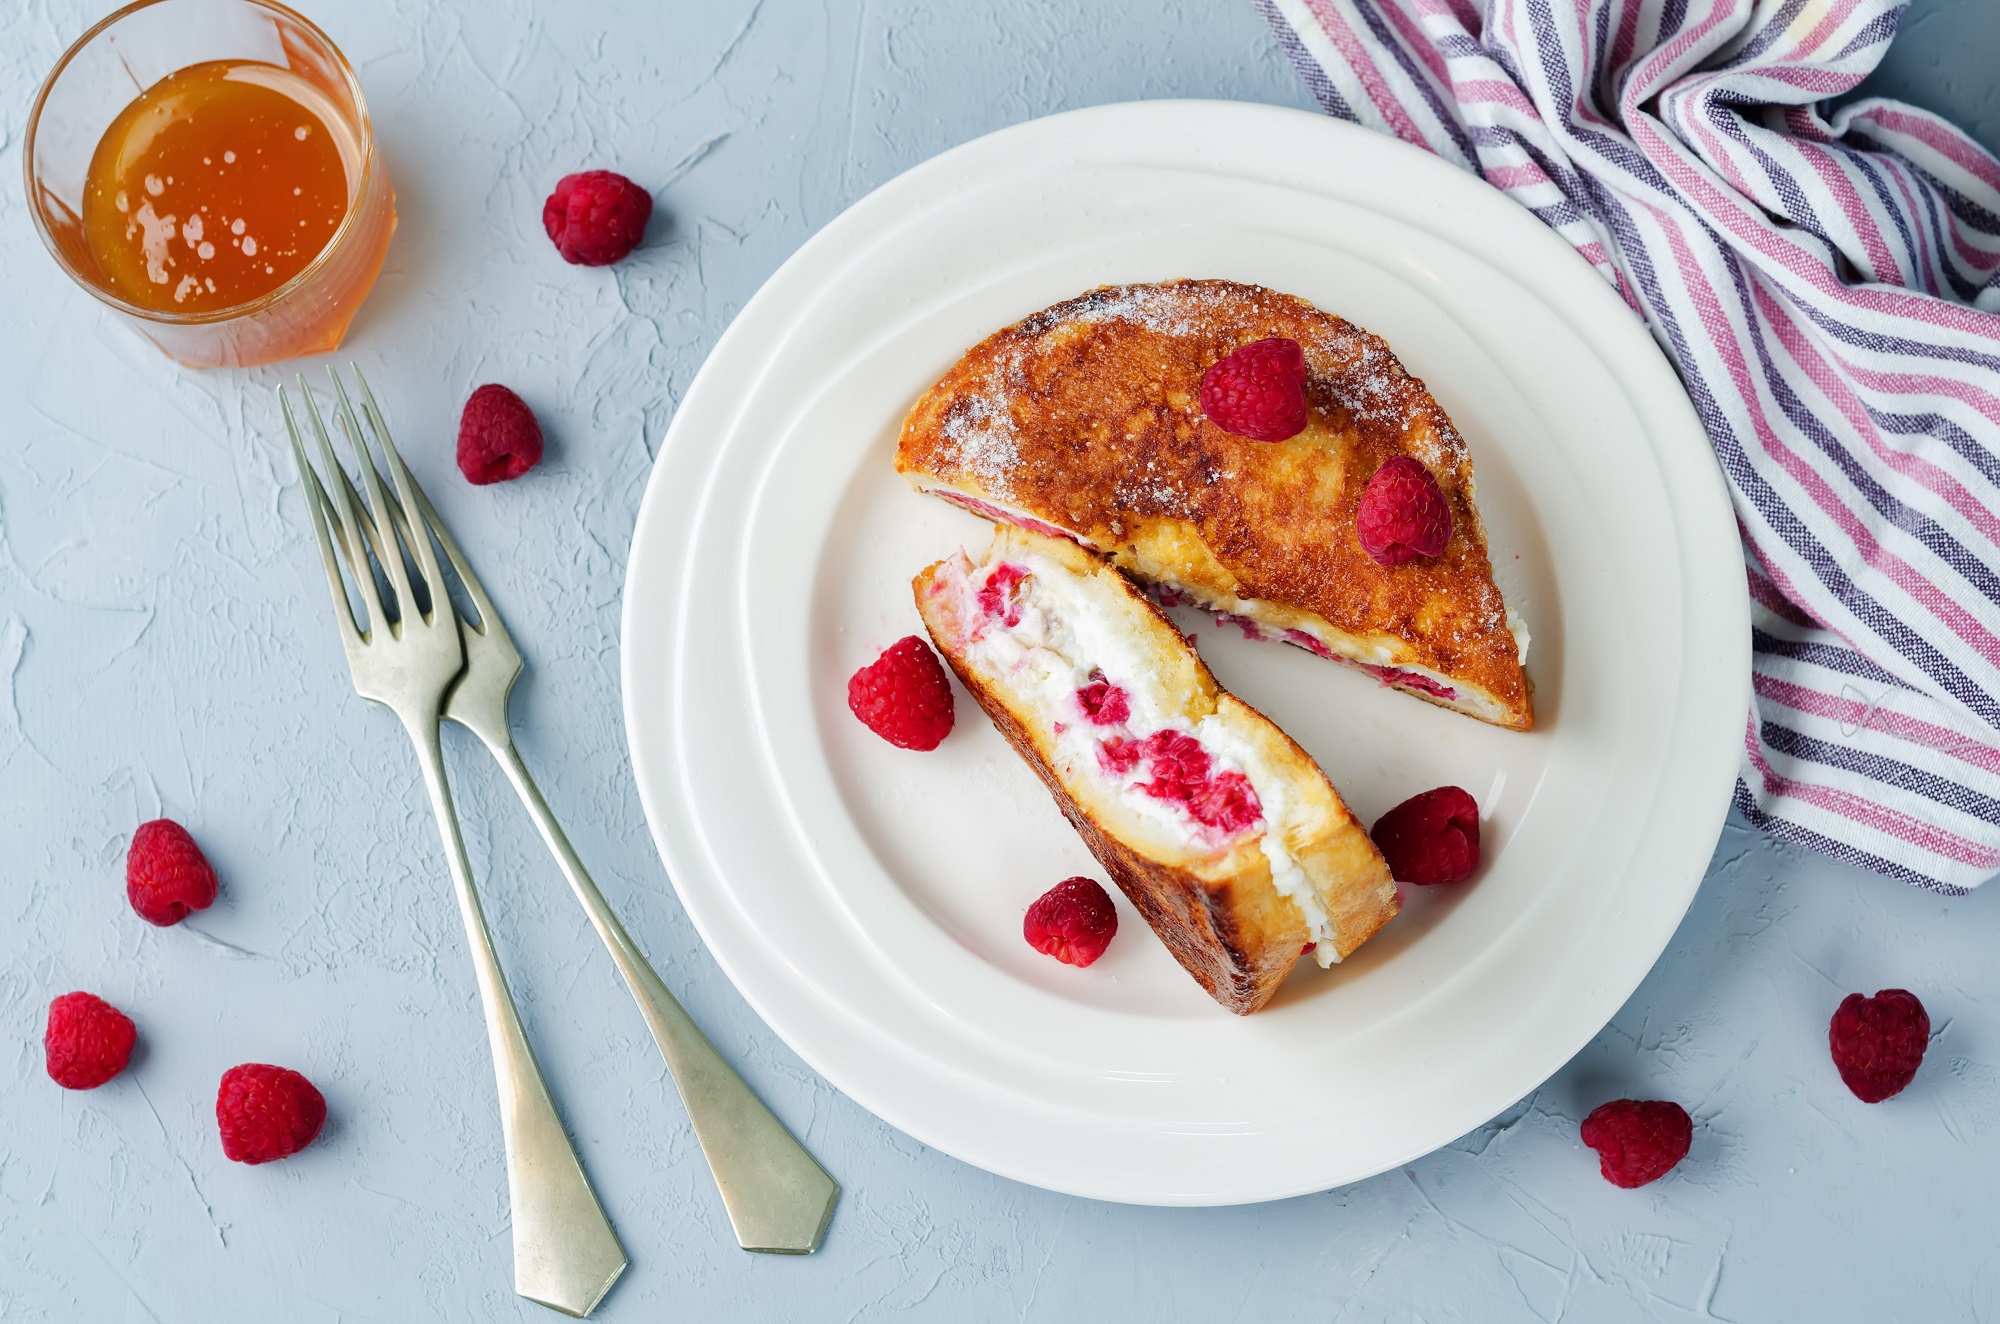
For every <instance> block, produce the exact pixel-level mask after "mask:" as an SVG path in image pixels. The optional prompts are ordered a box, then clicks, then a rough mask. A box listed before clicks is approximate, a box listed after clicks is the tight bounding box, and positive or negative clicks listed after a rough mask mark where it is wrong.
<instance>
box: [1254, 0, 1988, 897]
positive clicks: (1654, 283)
mask: <svg viewBox="0 0 2000 1324" xmlns="http://www.w3.org/2000/svg"><path fill="white" fill-rule="evenodd" d="M1255 2H1256V3H1257V5H1258V8H1259V9H1260V10H1261V11H1262V12H1263V14H1264V16H1265V18H1266V20H1267V21H1268V22H1269V23H1270V25H1271V28H1272V31H1273V32H1274V33H1275V34H1276V36H1277V39H1278V41H1279V42H1280V44H1281V45H1282V46H1283V47H1284V49H1285V50H1286V52H1287V54H1288V55H1289V56H1290V57H1291V59H1292V61H1293V63H1294V64H1295V65H1296V66H1297V67H1298V70H1299V72H1300V74H1301V76H1302V77H1303V78H1304V79H1305V81H1306V84H1307V86H1308V87H1309V88H1310V89H1311V91H1312V92H1313V95H1314V96H1315V98H1316V99H1317V100H1318V101H1319V103H1320V104H1321V106H1322V107H1324V108H1325V110H1326V111H1327V113H1328V114H1331V115H1335V116H1338V117H1340V118H1342V119H1347V120H1352V121H1355V122H1357V123H1360V124H1364V125H1367V126H1369V127H1371V128H1375V129H1378V130H1380V131H1382V132H1385V133H1393V134H1395V135H1396V136H1397V137H1399V138H1402V139H1403V140H1404V141H1406V142H1410V143H1414V144H1416V145H1418V146H1421V147H1424V148H1427V149H1429V150H1430V151H1432V152H1435V153H1436V154H1438V155H1439V156H1442V157H1444V158H1445V159H1446V160H1449V161H1452V162H1454V163H1456V164H1458V165H1460V166H1462V167H1464V168H1465V169H1468V170H1472V171H1474V172H1476V173H1478V174H1479V175H1480V176H1481V177H1482V178H1484V179H1485V180H1486V181H1487V182H1488V183H1491V184H1493V185H1494V186H1495V187H1497V188H1500V189H1503V190H1505V191H1506V192H1507V193H1508V194H1509V195H1510V196H1512V197H1513V198H1514V199H1515V200H1516V201H1518V202H1520V203H1521V204H1522V205H1523V206H1525V207H1527V208H1528V209H1529V210H1530V211H1532V212H1533V213H1534V214H1535V215H1536V216H1537V217H1539V218H1540V219H1541V220H1542V221H1543V222H1545V223H1546V224H1548V225H1549V226H1550V227H1551V228H1553V229H1555V230H1556V231H1557V232H1558V233H1559V234H1561V235H1562V236H1563V237H1564V238H1565V239H1566V240H1568V241H1569V243H1570V245H1571V246H1572V247H1574V248H1575V249H1576V250H1577V252H1578V253H1579V254H1580V255H1581V256H1582V257H1583V258H1584V259H1585V260H1586V261H1588V262H1589V263H1591V265H1592V266H1593V267H1595V268H1596V269H1597V271H1598V272H1599V273H1600V274H1601V275H1602V276H1603V277H1604V279H1605V280H1606V281H1607V282H1609V283H1610V284H1611V285H1612V286H1614V287H1615V288H1616V289H1617V290H1618V292H1619V293H1620V295H1622V296H1623V297H1624V299H1625V301H1626V302H1627V303H1628V304H1629V305H1630V306H1631V307H1632V309H1633V311H1634V312H1635V313H1637V314H1638V315H1640V316H1641V317H1643V318H1644V319H1645V320H1646V323H1647V325H1648V326H1649V327H1650V329H1651V330H1652V332H1653V334H1654V336H1655V338H1656V339H1658V340H1659V342H1660V344H1661V345H1662V346H1663V348H1664V349H1665V350H1666V352H1667V354H1668V355H1669V356H1670V357H1671V359H1672V360H1673V362H1674V365H1675V367H1676V368H1677V369H1678V370H1679V372H1680V374H1681V378H1682V380H1683V382H1684V383H1685V384H1686V386H1687V389H1688V393H1689V396H1690V397H1691V398H1692V400H1693V401H1694V405H1695V409H1696V412H1697V413H1698V414H1699V415H1700V417H1701V420H1702V423H1703V426H1704V427H1705V428H1706V430H1707V432H1708V435H1709V439H1710V441H1711V442H1712V443H1713V445H1714V447H1715V452H1716V457H1717V459H1718V460H1719V461H1720V463H1721V466H1722V470H1723V473H1724V475H1725V477H1726V479H1727V481H1728V484H1729V489H1730V493H1731V496H1732V498H1733V500H1734V502H1735V506H1736V513H1737V520H1738V526H1739V529H1740V530H1741V533H1742V540H1743V547H1744V556H1745V570H1746V581H1747V585H1748V590H1749V592H1750V593H1751V597H1752V600H1753V621H1754V632H1753V646H1754V652H1753V662H1752V665H1753V668H1754V673H1755V674H1754V676H1753V694H1754V698H1753V707H1752V711H1751V712H1750V713H1749V714H1748V717H1747V721H1746V725H1745V732H1744V759H1743V767H1742V772H1741V780H1740V782H1739V784H1738V786H1737V796H1736V799H1737V804H1738V807H1739V808H1740V809H1741V810H1742V811H1743V813H1744V815H1745V816H1746V817H1748V818H1749V819H1750V820H1751V821H1752V822H1754V823H1756V824H1758V825H1759V826H1760V827H1762V828H1764V829H1765V830H1766V831H1768V832H1770V833H1772V834H1773V835H1774V836H1777V837H1780V838H1782V839H1784V840H1787V841H1792V842H1795V843H1798V844H1800V845H1803V846H1807V847H1810V848H1811V849H1813V850H1817V851H1820V852H1823V853H1825V854H1827V855H1831V856H1833V857H1835V858H1838V859H1842V860H1846V861H1848V862H1850V863H1853V864H1856V865H1859V866H1861V867H1863V868H1867V869H1871V870H1874V871H1875V872H1878V873H1882V874H1886V875H1888V876H1891V877H1895V878H1900V879H1902V880H1904V881H1906V882H1910V883H1914V884H1916V885H1918V886H1921V887H1927V888H1930V889H1933V890H1936V891H1940V892H1946V893H1958V892H1962V891H1964V890H1966V889H1969V888H1971V887H1975V886H1977V885H1978V884H1979V883H1981V882H1983V881H1985V880H1986V879H1987V878H1988V877H1990V876H1992V875H1993V874H1994V873H1995V872H1996V871H2000V513H1996V512H2000V278H1996V269H2000V161H1996V160H1995V158H1994V157H1993V156H1992V155H1991V154H1989V153H1987V152H1986V151H1985V150H1984V149H1983V148H1981V147H1980V146H1979V145H1978V144H1977V143H1976V142H1974V141H1973V140H1972V139H1971V138H1969V137H1967V136H1966V135H1965V134H1963V133H1961V132H1960V131H1958V130H1957V129H1956V128H1954V127H1953V126H1951V125H1950V124H1949V123H1947V122H1946V121H1944V120H1943V119H1941V118H1939V117H1938V116H1936V115H1933V114H1930V113H1929V112H1927V111H1923V110H1919V109H1917V108H1915V107H1912V106H1908V105H1904V104H1901V103H1898V102H1894V101H1887V100H1882V99H1866V100H1862V101H1858V102H1855V103H1852V104H1850V105H1847V106H1844V107H1841V108H1840V109H1839V110H1837V111H1834V112H1832V113H1831V114H1829V113H1828V112H1827V111H1826V110H1825V108H1824V103H1825V102H1826V101H1827V100H1828V99H1830V98H1833V97H1836V96H1839V95H1841V94H1843V93H1845V92H1848V91H1851V90H1852V89H1853V88H1854V87H1855V85H1856V84H1858V83H1859V82H1860V81H1861V80H1862V79H1863V78H1864V77H1866V76H1867V75H1868V73H1869V72H1870V71H1872V70H1873V69H1874V68H1875V66H1876V64H1877V63H1878V62H1879V61H1880V60H1881V58H1882V55H1883V53H1884V52H1885V51H1886V50H1887V48H1888V45H1889V42H1890V40H1891V38H1893V37H1894V35H1895V31H1896V25H1897V22H1898V21H1899V19H1900V18H1901V16H1902V11H1903V8H1904V4H1903V3H1901V2H1899V0H1486V3H1485V4H1484V5H1483V7H1482V6H1477V5H1475V4H1474V3H1473V2H1472V0H1255Z"/></svg>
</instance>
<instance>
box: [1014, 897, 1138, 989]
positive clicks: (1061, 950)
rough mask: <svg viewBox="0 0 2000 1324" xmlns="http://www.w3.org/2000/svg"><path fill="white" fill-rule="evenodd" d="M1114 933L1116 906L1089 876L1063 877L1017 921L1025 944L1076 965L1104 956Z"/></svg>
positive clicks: (1116, 926) (1044, 953)
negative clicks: (1025, 940) (1019, 923)
mask: <svg viewBox="0 0 2000 1324" xmlns="http://www.w3.org/2000/svg"><path fill="white" fill-rule="evenodd" d="M1117 932H1118V908H1117V907H1116V906H1114V905H1112V904H1111V897H1110V894H1109V893H1107V892H1106V891H1105V890H1104V888H1103V887H1101V886H1100V885H1099V884H1098V883H1097V882H1096V880H1094V879H1090V878H1065V879H1063V880H1062V881H1061V882H1060V883H1057V884H1056V885H1055V886H1054V887H1051V888H1050V889H1049V890H1048V891H1046V892H1044V893H1042V894H1041V896H1039V897H1037V898H1036V899H1035V904H1034V905H1032V906H1029V907H1028V915H1027V918H1026V919H1023V920H1022V921H1021V936H1022V937H1024V938H1026V939H1027V940H1028V946H1030V947H1032V948H1034V949H1035V950H1036V951H1038V952H1040V953H1042V954H1043V955H1044V956H1053V957H1055V958H1056V960H1058V961H1061V962H1062V963H1063V964H1065V965H1073V966H1078V967H1082V966H1086V965H1089V964H1090V963H1091V962H1092V961H1095V960H1096V959H1097V958H1098V957H1100V956H1102V955H1104V949H1105V948H1106V947H1109V946H1110V945H1111V939H1112V938H1113V937H1114V936H1116V934H1117Z"/></svg>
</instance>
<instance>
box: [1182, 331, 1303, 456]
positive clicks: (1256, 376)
mask: <svg viewBox="0 0 2000 1324" xmlns="http://www.w3.org/2000/svg"><path fill="white" fill-rule="evenodd" d="M1306 381H1307V376H1306V356H1305V351H1304V350H1302V349H1300V348H1299V342H1298V341H1296V340H1288V339H1286V338H1285V337H1283V336H1273V337H1271V338H1270V339H1269V340H1253V341H1251V342H1250V343H1249V344H1247V345H1243V346H1240V347H1238V348H1237V349H1236V350H1235V351H1234V352H1233V353H1231V354H1229V355H1228V356H1226V357H1224V358H1222V359H1220V360H1218V361H1217V362H1215V363H1214V364H1212V365H1210V367H1209V369H1208V371H1207V372H1205V373H1203V374H1202V375H1201V411H1202V412H1203V413H1204V414H1207V415H1208V417H1209V419H1210V421H1211V422H1213V423H1214V424H1215V425H1216V426H1217V427H1219V428H1221V429H1222V430H1223V431H1224V432H1230V433H1234V434H1235V435H1236V436H1239V437H1248V438H1250V439H1251V440H1252V441H1284V440H1285V439H1286V438H1288V437H1296V436H1297V435H1299V433H1301V432H1303V431H1305V428H1306V422H1307V420H1308V419H1309V418H1310V417H1311V415H1310V412H1309V411H1308V409H1307V408H1306Z"/></svg>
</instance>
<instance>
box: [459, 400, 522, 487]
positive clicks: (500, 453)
mask: <svg viewBox="0 0 2000 1324" xmlns="http://www.w3.org/2000/svg"><path fill="white" fill-rule="evenodd" d="M541 462H542V425H541V424H540V423H537V422H536V421H535V414H534V411H533V410H531V409H529V408H528V402H527V401H525V400H523V399H522V398H521V397H520V396H518V395H515V394H514V393H513V392H512V391H510V390H508V389H507V388H506V387H504V386H501V385H499V384H498V383H496V382H488V383H487V384H486V385H484V386H482V387H480V388H479V389H478V390H476V391H474V392H473V393H472V395H471V397H470V398H468V399H467V400H466V402H465V409H464V411H463V412H462V413H460V414H459V416H458V471H459V472H460V473H462V474H464V475H465V481H466V482H468V483H474V484H476V485H478V486H480V487H484V486H486V485H487V484H488V483H504V482H506V481H507V480H508V479H510V478H519V477H520V476H521V475H522V474H524V473H526V472H528V470H530V469H532V468H534V467H535V466H536V465H538V464H540V463H541Z"/></svg>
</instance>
